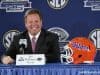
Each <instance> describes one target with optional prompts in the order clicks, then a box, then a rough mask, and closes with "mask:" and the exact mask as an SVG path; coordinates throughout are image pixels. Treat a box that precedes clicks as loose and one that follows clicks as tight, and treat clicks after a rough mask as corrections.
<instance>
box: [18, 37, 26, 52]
mask: <svg viewBox="0 0 100 75" xmlns="http://www.w3.org/2000/svg"><path fill="white" fill-rule="evenodd" d="M19 45H20V48H19V51H20V53H21V54H24V50H25V48H27V39H20V40H19Z"/></svg>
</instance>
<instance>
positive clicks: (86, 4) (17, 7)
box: [0, 0, 100, 61]
mask: <svg viewBox="0 0 100 75" xmlns="http://www.w3.org/2000/svg"><path fill="white" fill-rule="evenodd" d="M29 8H35V9H39V10H40V11H41V13H42V14H43V27H44V28H45V29H47V30H48V31H51V32H54V33H57V34H58V35H59V43H60V48H61V50H63V47H64V45H66V44H67V43H68V42H69V41H70V40H72V39H73V38H75V37H86V38H89V39H91V41H92V42H93V43H94V45H95V46H96V57H95V61H100V51H99V50H100V0H0V26H1V27H0V55H2V54H3V53H4V52H5V51H6V50H7V48H8V47H9V46H10V44H11V41H12V40H13V36H14V35H16V34H18V33H20V32H22V31H24V29H25V27H24V17H23V16H24V13H25V11H26V10H27V9H29Z"/></svg>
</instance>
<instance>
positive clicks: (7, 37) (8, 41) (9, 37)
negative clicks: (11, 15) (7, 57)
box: [3, 30, 20, 49]
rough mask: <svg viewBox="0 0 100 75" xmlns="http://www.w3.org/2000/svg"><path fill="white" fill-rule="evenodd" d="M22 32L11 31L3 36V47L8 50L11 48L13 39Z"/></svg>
mask: <svg viewBox="0 0 100 75" xmlns="http://www.w3.org/2000/svg"><path fill="white" fill-rule="evenodd" d="M19 33H20V32H19V31H18V30H9V31H7V32H5V33H4V35H3V45H4V47H5V48H6V49H8V48H9V47H10V44H11V42H12V41H13V37H14V36H15V35H17V34H19Z"/></svg>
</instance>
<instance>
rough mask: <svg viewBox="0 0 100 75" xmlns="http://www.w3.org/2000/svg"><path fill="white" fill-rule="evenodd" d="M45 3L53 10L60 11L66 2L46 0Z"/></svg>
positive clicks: (64, 0) (62, 0)
mask: <svg viewBox="0 0 100 75" xmlns="http://www.w3.org/2000/svg"><path fill="white" fill-rule="evenodd" d="M47 2H48V5H49V6H50V7H51V8H53V9H62V8H64V7H65V6H66V5H67V3H68V0H47Z"/></svg>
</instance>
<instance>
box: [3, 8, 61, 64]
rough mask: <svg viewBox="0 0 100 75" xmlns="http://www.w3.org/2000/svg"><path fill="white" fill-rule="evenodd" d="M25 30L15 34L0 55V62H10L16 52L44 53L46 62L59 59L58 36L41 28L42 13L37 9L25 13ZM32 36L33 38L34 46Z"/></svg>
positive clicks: (12, 60)
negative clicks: (2, 54) (8, 45)
mask: <svg viewBox="0 0 100 75" xmlns="http://www.w3.org/2000/svg"><path fill="white" fill-rule="evenodd" d="M24 18H25V27H26V31H24V32H22V33H20V34H18V35H16V36H15V37H14V39H13V42H12V43H11V45H10V47H9V49H8V50H7V52H6V53H5V55H4V56H3V57H2V63H4V64H10V63H13V62H14V60H15V59H16V55H17V54H45V56H46V62H47V63H55V62H59V61H60V50H59V43H58V36H57V35H56V34H54V33H51V32H49V31H46V30H45V29H43V28H42V15H41V13H40V11H39V10H37V9H29V10H27V11H26V13H25V15H24ZM32 38H35V40H34V42H35V44H34V46H33V45H32Z"/></svg>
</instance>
